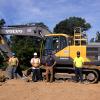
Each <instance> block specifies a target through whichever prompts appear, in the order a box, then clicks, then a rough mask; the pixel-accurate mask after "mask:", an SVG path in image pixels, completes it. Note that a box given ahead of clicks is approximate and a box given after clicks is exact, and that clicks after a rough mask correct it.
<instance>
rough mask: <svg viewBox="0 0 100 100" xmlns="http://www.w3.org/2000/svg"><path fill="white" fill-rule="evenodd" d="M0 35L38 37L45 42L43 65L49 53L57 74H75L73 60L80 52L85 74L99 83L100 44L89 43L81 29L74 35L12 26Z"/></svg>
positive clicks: (41, 28)
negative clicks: (54, 63) (52, 56)
mask: <svg viewBox="0 0 100 100" xmlns="http://www.w3.org/2000/svg"><path fill="white" fill-rule="evenodd" d="M0 34H1V35H2V36H3V34H6V35H8V34H10V35H24V36H25V35H26V36H38V37H40V38H41V39H42V40H43V41H42V42H41V47H40V57H41V61H42V63H43V64H45V60H46V58H47V55H48V54H49V53H51V52H52V53H53V54H54V57H55V59H56V65H55V67H54V68H55V73H56V72H66V73H74V67H73V59H74V58H75V57H76V52H77V51H80V53H81V56H82V57H83V58H84V61H85V63H84V66H83V74H84V76H85V79H86V80H87V81H89V82H90V83H95V82H98V80H99V77H100V44H98V43H91V44H90V43H89V44H88V42H87V36H86V34H85V33H83V32H82V31H81V28H80V27H78V28H75V29H74V35H73V36H69V35H67V34H62V33H59V34H53V33H51V32H50V31H48V29H45V28H43V27H40V26H38V27H37V26H34V25H33V26H11V27H6V28H2V29H1V32H0Z"/></svg>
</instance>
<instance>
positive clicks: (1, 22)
mask: <svg viewBox="0 0 100 100" xmlns="http://www.w3.org/2000/svg"><path fill="white" fill-rule="evenodd" d="M4 24H5V20H4V19H0V28H1V27H2V26H3V25H4ZM3 65H4V57H3V55H2V54H1V53H0V67H3Z"/></svg>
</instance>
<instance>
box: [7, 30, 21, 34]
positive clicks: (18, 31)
mask: <svg viewBox="0 0 100 100" xmlns="http://www.w3.org/2000/svg"><path fill="white" fill-rule="evenodd" d="M5 31H6V33H22V32H23V30H5Z"/></svg>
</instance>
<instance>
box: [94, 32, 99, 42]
mask: <svg viewBox="0 0 100 100" xmlns="http://www.w3.org/2000/svg"><path fill="white" fill-rule="evenodd" d="M95 42H100V32H99V31H98V32H97V33H96V38H95Z"/></svg>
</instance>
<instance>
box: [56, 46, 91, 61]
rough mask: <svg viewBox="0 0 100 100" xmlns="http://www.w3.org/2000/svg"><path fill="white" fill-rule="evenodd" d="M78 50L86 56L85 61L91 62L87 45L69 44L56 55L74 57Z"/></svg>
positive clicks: (82, 55)
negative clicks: (87, 53) (87, 55)
mask: <svg viewBox="0 0 100 100" xmlns="http://www.w3.org/2000/svg"><path fill="white" fill-rule="evenodd" d="M77 51H80V54H81V55H80V56H81V57H83V58H84V61H85V62H90V60H89V59H88V58H87V57H86V46H75V45H73V46H67V47H65V48H64V49H62V50H60V51H59V52H57V53H56V54H55V55H56V57H64V58H65V57H68V58H71V59H74V58H75V57H76V56H77V55H76V54H77Z"/></svg>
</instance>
